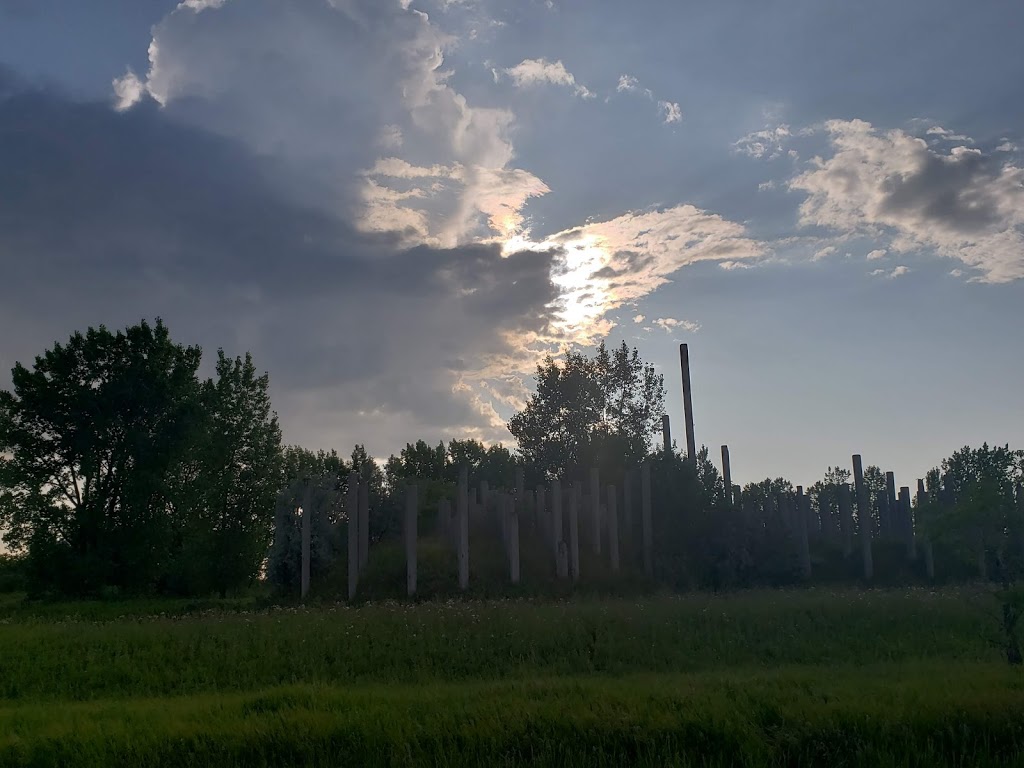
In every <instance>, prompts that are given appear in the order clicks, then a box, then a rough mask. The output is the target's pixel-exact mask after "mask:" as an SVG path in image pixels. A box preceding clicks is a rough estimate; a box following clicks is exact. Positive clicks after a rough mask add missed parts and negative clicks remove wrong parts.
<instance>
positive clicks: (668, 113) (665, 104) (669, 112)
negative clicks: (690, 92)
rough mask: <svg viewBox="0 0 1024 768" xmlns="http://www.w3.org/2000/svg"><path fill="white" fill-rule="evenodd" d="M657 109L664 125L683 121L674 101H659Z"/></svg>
mask: <svg viewBox="0 0 1024 768" xmlns="http://www.w3.org/2000/svg"><path fill="white" fill-rule="evenodd" d="M658 109H659V110H660V111H661V114H662V115H663V116H664V118H665V122H666V123H678V122H680V121H681V120H682V119H683V112H682V110H681V109H680V108H679V104H677V103H676V102H674V101H659V102H658Z"/></svg>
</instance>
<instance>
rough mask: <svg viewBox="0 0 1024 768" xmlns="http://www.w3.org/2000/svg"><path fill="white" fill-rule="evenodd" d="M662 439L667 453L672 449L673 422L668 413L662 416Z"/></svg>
mask: <svg viewBox="0 0 1024 768" xmlns="http://www.w3.org/2000/svg"><path fill="white" fill-rule="evenodd" d="M661 441H662V445H663V446H664V448H665V453H671V451H672V424H671V423H670V422H669V418H668V414H667V413H666V414H665V415H664V416H662V417H661Z"/></svg>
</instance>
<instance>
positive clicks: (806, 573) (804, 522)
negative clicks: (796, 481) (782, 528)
mask: <svg viewBox="0 0 1024 768" xmlns="http://www.w3.org/2000/svg"><path fill="white" fill-rule="evenodd" d="M810 513H811V499H810V497H809V496H806V495H804V489H803V486H802V485H798V486H797V487H796V506H795V509H794V510H793V526H794V528H795V531H796V546H797V554H798V556H799V559H800V575H801V576H802V577H803V578H804V579H810V578H811V546H810V542H809V541H808V536H807V526H808V524H809V518H810V516H811V514H810Z"/></svg>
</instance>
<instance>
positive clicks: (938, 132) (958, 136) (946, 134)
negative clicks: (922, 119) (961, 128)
mask: <svg viewBox="0 0 1024 768" xmlns="http://www.w3.org/2000/svg"><path fill="white" fill-rule="evenodd" d="M925 135H926V136H938V137H939V138H938V139H937V141H938V140H941V141H964V142H967V143H968V144H973V143H974V139H972V138H970V137H969V136H965V135H964V134H962V133H954V132H953V131H947V130H946V129H945V128H943V127H942V126H941V125H933V126H932V127H931V128H929V129H928V130H927V131H925Z"/></svg>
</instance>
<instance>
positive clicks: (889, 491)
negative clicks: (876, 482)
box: [879, 472, 901, 537]
mask: <svg viewBox="0 0 1024 768" xmlns="http://www.w3.org/2000/svg"><path fill="white" fill-rule="evenodd" d="M885 501H886V512H887V514H886V515H885V516H884V517H881V516H880V519H879V523H881V525H882V526H883V528H882V530H883V531H884V532H885V533H886V534H887V535H888V536H891V537H895V536H899V532H900V530H901V527H900V515H899V506H898V505H897V502H896V476H895V475H894V474H893V473H892V472H886V473H885Z"/></svg>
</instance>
